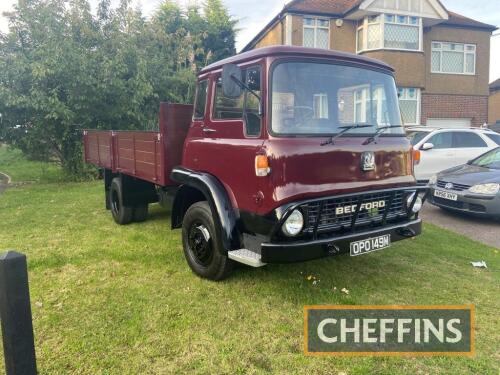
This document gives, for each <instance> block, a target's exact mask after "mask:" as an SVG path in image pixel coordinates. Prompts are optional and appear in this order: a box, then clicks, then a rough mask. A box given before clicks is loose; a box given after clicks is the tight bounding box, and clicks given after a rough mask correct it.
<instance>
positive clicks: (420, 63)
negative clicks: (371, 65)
mask: <svg viewBox="0 0 500 375" xmlns="http://www.w3.org/2000/svg"><path fill="white" fill-rule="evenodd" d="M494 30H496V27H495V26H491V25H487V24H484V23H481V22H478V21H475V20H472V19H470V18H467V17H464V16H461V15H459V14H456V13H453V12H450V11H448V10H447V9H446V8H445V7H444V6H443V5H442V4H441V3H440V2H439V1H438V0H292V1H291V2H289V3H288V4H287V5H285V7H284V8H283V10H282V11H281V12H280V13H279V14H278V15H277V16H276V17H274V18H273V19H272V20H271V22H269V24H268V25H267V26H266V27H265V28H264V29H263V30H261V31H260V32H259V33H258V34H257V35H256V36H255V37H254V38H253V39H252V40H251V41H250V43H248V44H247V45H246V46H245V47H244V48H243V51H248V50H250V49H254V48H260V47H264V46H269V45H278V44H284V45H298V46H306V47H314V48H325V49H335V50H341V51H347V52H352V53H358V54H361V55H365V56H368V57H373V58H376V59H380V60H383V61H385V62H387V63H388V64H390V65H391V66H393V67H394V68H395V70H396V84H397V86H398V89H399V95H400V104H401V112H402V114H403V119H404V121H405V124H407V125H420V124H422V125H426V124H427V125H434V126H440V127H445V126H464V127H469V126H471V125H472V126H480V125H483V124H484V123H485V122H487V121H488V96H489V87H488V83H489V60H490V37H491V34H492V32H493V31H494Z"/></svg>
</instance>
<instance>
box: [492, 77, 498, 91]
mask: <svg viewBox="0 0 500 375" xmlns="http://www.w3.org/2000/svg"><path fill="white" fill-rule="evenodd" d="M498 90H500V78H499V79H497V80H496V81H493V82H491V83H490V91H498Z"/></svg>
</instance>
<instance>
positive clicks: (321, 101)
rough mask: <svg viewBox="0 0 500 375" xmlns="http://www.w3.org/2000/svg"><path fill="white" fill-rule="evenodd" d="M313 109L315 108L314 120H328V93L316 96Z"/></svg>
mask: <svg viewBox="0 0 500 375" xmlns="http://www.w3.org/2000/svg"><path fill="white" fill-rule="evenodd" d="M313 108H314V118H316V119H328V94H326V93H319V94H314V96H313ZM316 109H317V111H316Z"/></svg>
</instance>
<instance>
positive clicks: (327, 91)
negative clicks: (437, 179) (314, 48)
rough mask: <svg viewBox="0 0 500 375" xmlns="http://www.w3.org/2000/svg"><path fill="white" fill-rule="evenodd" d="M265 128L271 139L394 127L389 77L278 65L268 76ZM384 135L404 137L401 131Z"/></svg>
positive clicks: (343, 67)
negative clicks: (269, 106)
mask: <svg viewBox="0 0 500 375" xmlns="http://www.w3.org/2000/svg"><path fill="white" fill-rule="evenodd" d="M271 79H272V94H271V104H272V118H271V128H272V131H273V133H275V134H277V135H280V134H281V135H300V134H304V135H313V136H314V135H318V136H320V135H333V134H337V133H338V132H339V131H340V130H341V129H342V127H346V126H352V125H371V126H373V128H369V127H368V128H366V127H364V128H360V129H353V130H351V131H350V134H352V133H358V134H370V133H373V132H375V131H376V130H377V128H380V127H385V126H398V125H399V126H400V125H401V115H400V112H399V106H398V97H397V93H396V86H395V83H394V78H393V77H392V76H391V75H389V74H385V73H381V72H378V71H375V70H370V69H363V68H358V67H354V66H346V65H335V64H326V63H312V62H283V63H280V64H278V65H277V66H276V67H275V68H274V70H273V72H272V78H271ZM385 134H401V135H403V134H404V130H403V128H402V127H401V128H399V127H396V128H392V129H388V131H386V132H385Z"/></svg>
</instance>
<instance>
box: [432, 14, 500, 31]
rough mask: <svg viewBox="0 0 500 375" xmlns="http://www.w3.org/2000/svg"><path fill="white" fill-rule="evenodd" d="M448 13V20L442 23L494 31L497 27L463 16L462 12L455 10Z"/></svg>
mask: <svg viewBox="0 0 500 375" xmlns="http://www.w3.org/2000/svg"><path fill="white" fill-rule="evenodd" d="M448 15H449V18H448V20H446V21H444V22H443V23H441V25H448V26H461V27H473V28H477V29H486V30H490V31H494V30H496V29H497V27H496V26H493V25H488V24H487V23H482V22H479V21H476V20H473V19H472V18H468V17H465V16H462V15H461V14H458V13H455V12H451V11H448Z"/></svg>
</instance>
